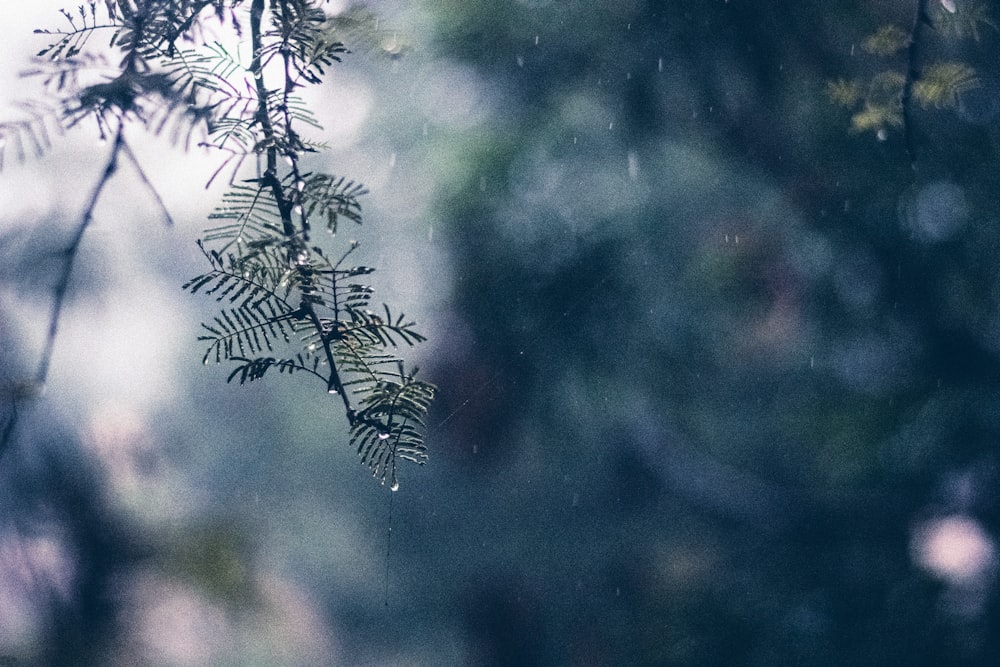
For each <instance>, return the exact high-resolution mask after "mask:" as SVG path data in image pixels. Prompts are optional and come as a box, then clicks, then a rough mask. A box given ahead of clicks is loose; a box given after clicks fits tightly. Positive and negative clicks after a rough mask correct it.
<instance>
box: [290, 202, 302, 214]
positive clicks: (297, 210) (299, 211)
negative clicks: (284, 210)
mask: <svg viewBox="0 0 1000 667" xmlns="http://www.w3.org/2000/svg"><path fill="white" fill-rule="evenodd" d="M292 210H293V211H294V212H295V215H302V204H296V205H295V208H293V209H292Z"/></svg>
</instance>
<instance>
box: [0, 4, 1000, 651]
mask: <svg viewBox="0 0 1000 667" xmlns="http://www.w3.org/2000/svg"><path fill="white" fill-rule="evenodd" d="M28 4H30V7H28V6H26V5H28ZM63 4H64V3H61V2H58V1H56V0H46V1H45V2H35V3H17V8H16V10H14V11H13V13H6V12H7V9H9V8H5V19H6V20H5V26H4V43H3V44H0V62H2V63H4V64H3V66H2V67H0V90H2V99H3V102H4V106H3V107H2V108H3V109H4V113H5V114H8V116H6V117H11V116H12V115H13V116H16V114H17V113H19V110H18V107H17V106H16V105H15V104H14V102H15V101H16V100H18V99H25V98H30V97H31V95H33V94H35V93H36V91H35V89H34V88H33V85H34V84H33V83H32V80H31V79H27V80H25V79H22V78H19V77H18V73H19V72H21V71H23V70H25V69H29V68H30V55H31V54H32V53H34V52H36V51H37V50H38V49H40V48H41V47H42V46H44V45H45V40H44V38H43V37H40V36H37V35H33V34H32V32H31V31H32V29H34V28H36V27H42V26H46V27H58V26H59V25H60V22H61V21H62V19H61V17H60V16H59V15H58V12H57V11H56V9H57V8H58V7H60V6H63ZM918 4H919V5H924V6H926V9H927V12H928V17H929V20H930V21H931V25H925V26H923V27H922V28H921V30H920V32H919V35H920V48H919V50H918V51H917V55H918V58H917V63H916V64H917V66H918V67H923V66H926V65H927V64H929V63H932V62H935V61H940V60H950V61H960V62H963V63H967V64H969V65H971V66H972V67H974V68H975V69H976V74H977V79H976V81H975V85H974V86H970V87H964V88H963V89H962V90H961V91H959V94H958V95H957V96H956V97H955V99H954V100H952V104H950V105H948V106H946V107H944V108H935V107H933V106H931V107H929V108H926V109H925V108H921V107H919V106H917V107H916V108H915V109H914V112H913V117H912V127H911V129H912V131H913V140H912V141H911V143H910V145H909V146H908V145H907V143H906V141H905V140H904V133H903V132H902V131H901V130H900V129H899V128H896V127H887V128H884V129H885V131H884V132H882V133H879V132H876V131H875V130H874V129H872V130H869V131H863V132H859V131H854V130H852V119H851V112H850V111H849V110H847V109H844V108H842V107H840V106H838V105H836V104H834V103H833V102H832V101H831V99H830V96H829V95H828V90H829V85H830V83H831V82H832V81H836V80H838V79H844V80H859V81H868V80H870V79H871V77H872V76H873V75H875V74H877V73H878V72H880V71H885V70H897V71H899V72H905V71H906V69H907V66H908V63H907V57H908V53H909V52H908V51H902V52H898V53H895V54H893V55H890V56H887V57H877V56H876V55H874V54H872V53H870V52H869V51H866V50H865V49H864V48H862V45H863V44H864V43H865V42H864V40H865V38H866V37H867V36H869V35H871V34H873V33H875V32H876V31H877V30H879V29H880V28H882V27H884V26H887V25H897V26H899V27H901V28H902V29H903V30H905V31H907V32H909V31H910V30H911V29H912V26H913V21H914V15H915V11H916V8H917V6H918ZM952 4H953V5H955V7H954V9H956V12H955V14H951V13H950V12H948V11H947V9H946V8H945V7H944V5H952ZM326 6H327V7H328V9H329V11H331V12H332V13H336V12H340V11H345V10H346V9H347V8H346V6H345V5H344V4H343V3H341V4H337V3H327V5H326ZM365 6H366V8H367V9H368V10H370V11H371V12H373V13H374V14H375V15H376V16H378V17H379V28H378V30H377V31H374V32H370V33H368V37H366V36H365V34H364V33H363V32H362V33H359V34H352V35H350V39H348V45H349V46H350V47H351V48H352V50H353V51H354V54H353V55H351V56H349V57H348V58H347V59H346V60H345V62H344V63H343V64H342V65H340V66H338V67H336V68H334V70H333V71H332V72H331V73H330V77H329V83H328V84H327V85H326V86H325V87H324V88H323V89H322V90H320V91H318V92H316V93H315V94H313V96H312V97H311V98H309V101H310V103H311V104H313V107H314V109H316V110H317V114H318V115H319V117H320V120H321V121H322V122H323V123H324V125H325V128H326V130H325V132H324V133H323V136H322V138H323V139H325V140H327V141H328V142H329V143H330V145H331V150H330V151H329V152H328V153H325V154H323V155H321V156H320V157H318V158H316V160H317V161H316V163H315V166H316V167H317V168H322V169H323V170H326V171H330V172H333V173H337V174H343V175H345V176H347V177H349V178H353V179H356V180H359V181H362V182H364V183H365V184H366V185H367V186H368V188H369V190H370V194H369V195H367V196H366V197H365V199H364V200H363V206H364V213H365V223H364V225H363V226H362V227H357V228H350V229H347V228H343V229H342V230H341V231H340V232H339V233H338V235H337V238H336V239H335V241H338V240H341V239H342V240H343V242H346V241H347V240H348V239H358V240H360V241H361V243H362V251H361V252H363V253H366V254H365V258H364V259H365V263H371V264H373V265H375V266H377V267H378V269H379V271H378V273H376V274H375V276H374V278H375V280H374V286H375V288H376V289H377V295H376V296H377V299H380V300H385V301H387V302H389V303H391V304H393V305H394V306H395V307H396V308H402V309H403V310H405V311H406V312H407V314H409V315H412V316H414V317H415V318H416V319H417V320H418V322H420V323H421V325H422V330H423V331H424V332H425V333H426V334H427V335H428V336H429V338H430V341H429V342H428V343H426V344H424V345H422V346H420V347H418V348H416V349H414V350H406V351H405V353H406V355H407V357H408V358H409V359H412V360H414V361H415V362H416V363H417V364H419V365H420V366H421V374H422V375H423V376H424V377H425V378H428V379H430V380H432V381H434V382H435V383H436V384H437V385H438V386H439V388H440V396H439V399H438V401H437V403H436V405H435V407H434V410H433V413H432V415H431V419H430V424H431V427H430V431H429V434H428V444H429V451H430V457H431V458H430V462H429V464H428V465H427V466H424V467H416V466H406V467H404V468H403V469H402V471H401V475H400V478H401V489H400V490H399V491H398V492H396V493H394V494H393V493H390V492H389V490H388V489H387V488H385V487H382V486H379V485H378V484H377V483H376V482H374V481H373V480H372V479H371V478H370V476H369V475H368V474H366V470H365V468H364V467H362V466H361V465H360V464H359V463H358V461H357V457H356V454H355V453H354V452H353V451H351V449H350V447H349V446H348V444H347V438H346V433H347V427H346V423H345V421H344V418H343V415H342V413H341V411H340V407H339V406H338V405H337V404H336V402H335V401H332V400H330V398H329V397H328V396H326V395H325V394H324V393H322V392H318V393H317V392H314V391H312V389H314V388H313V387H311V386H300V385H299V383H298V382H295V381H292V380H289V379H288V378H287V377H285V376H275V377H273V378H268V379H267V380H266V381H265V382H262V383H255V385H252V386H246V387H237V386H232V385H227V384H226V383H225V376H226V374H227V373H228V371H227V370H226V369H222V368H218V367H215V366H208V367H205V366H202V365H201V364H200V360H201V355H202V352H203V350H202V348H201V346H200V344H199V343H198V342H197V341H196V337H197V335H198V330H199V323H200V322H201V321H202V320H203V319H206V318H208V317H210V316H211V313H212V311H213V306H214V302H212V301H211V300H205V299H200V298H197V297H192V296H190V295H187V294H185V293H184V292H183V291H182V290H181V289H180V285H181V284H182V283H183V282H184V281H185V280H186V279H187V278H189V277H191V276H192V275H195V274H197V273H199V272H200V271H201V270H202V268H203V267H202V264H201V262H200V261H199V260H200V259H201V256H200V253H199V252H198V249H197V248H196V246H195V245H194V240H195V239H196V238H197V237H198V235H199V233H200V231H201V230H202V229H203V228H204V227H205V226H206V225H207V221H206V216H207V215H208V213H209V212H210V211H211V210H212V207H213V206H214V205H215V203H216V202H217V201H218V198H219V197H220V196H221V193H222V191H223V186H222V185H219V184H214V185H213V186H212V187H211V188H208V189H207V190H206V189H205V188H204V187H203V185H204V183H205V182H206V181H207V180H208V179H209V176H210V175H211V174H212V172H213V170H214V169H215V167H216V163H215V162H214V161H213V159H212V157H211V156H206V155H202V154H201V153H200V152H199V151H197V150H192V151H188V152H185V151H183V150H182V149H181V148H179V147H177V146H172V145H171V144H170V143H169V141H167V140H165V139H164V138H157V137H143V136H142V135H141V134H140V133H139V132H138V131H135V132H133V133H131V134H130V135H129V138H130V140H131V142H132V145H133V146H134V148H135V149H136V152H137V154H138V157H139V159H140V161H141V162H142V164H143V166H144V168H145V169H146V170H147V172H148V174H149V176H150V179H151V180H152V181H153V183H154V184H155V185H156V187H157V189H158V191H159V192H160V193H161V195H162V196H163V199H164V200H165V202H166V204H167V207H168V208H169V209H170V211H171V214H172V215H173V217H174V219H175V221H176V222H175V224H174V225H173V226H169V225H167V224H165V221H164V219H163V216H162V215H161V214H160V212H159V209H158V207H157V205H156V203H155V202H154V201H153V199H152V198H151V197H150V196H149V194H148V193H147V192H146V191H145V190H144V186H143V185H142V183H141V181H140V180H139V179H138V178H137V177H136V175H135V173H134V171H130V169H129V168H128V166H127V165H125V166H123V167H122V169H121V170H120V173H119V174H118V175H116V177H115V181H114V182H113V184H112V187H111V188H110V189H109V191H108V192H107V193H106V196H105V197H104V198H103V199H102V201H101V203H100V205H99V206H98V209H97V212H96V216H95V224H94V225H93V226H92V228H91V229H89V230H88V232H87V236H86V239H85V242H84V244H83V246H82V249H81V253H80V255H79V257H78V258H77V262H76V265H75V268H74V273H73V279H72V284H71V289H70V291H69V294H68V300H67V305H66V309H65V311H64V313H63V315H62V318H61V321H60V329H59V336H58V342H57V345H56V349H55V354H54V357H53V360H52V368H51V372H50V375H49V381H48V382H47V384H46V386H45V388H44V391H43V392H42V393H41V394H40V395H39V396H37V397H36V398H34V399H33V400H32V401H31V402H30V403H25V402H24V401H20V403H19V404H20V406H21V413H20V414H19V421H18V426H17V431H16V434H15V437H14V439H13V441H12V445H11V447H10V448H9V449H8V451H6V452H5V453H4V456H3V458H2V459H0V664H12V665H22V664H23V665H34V664H52V665H70V664H102V665H112V664H121V665H126V664H127V665H132V664H148V665H393V664H395V665H498V666H499V665H692V666H701V665H900V664H905V665H946V664H947V665H986V664H996V662H995V661H997V660H1000V608H998V602H1000V600H998V596H997V587H996V583H997V581H996V579H997V574H998V553H997V541H996V539H997V538H996V536H997V534H998V531H1000V513H998V511H1000V503H998V501H1000V495H998V488H1000V486H998V485H1000V467H998V466H1000V458H998V456H1000V452H998V436H1000V382H998V380H1000V262H998V260H1000V231H998V230H1000V228H998V222H1000V220H998V216H997V203H996V202H997V195H998V193H1000V187H998V186H1000V183H998V179H1000V160H998V151H997V149H998V121H1000V119H998V112H1000V94H998V91H1000V72H998V71H997V70H996V66H995V63H996V62H997V55H998V45H1000V39H998V32H997V29H996V25H997V21H998V20H1000V12H997V11H995V9H993V8H991V7H990V6H989V4H988V3H983V2H979V3H977V2H974V1H973V0H955V1H954V3H941V2H939V0H926V1H924V2H918V0H908V1H906V2H904V1H901V0H893V1H892V2H879V3H872V2H863V1H860V0H832V1H829V2H822V3H808V2H792V1H779V0H775V1H773V2H750V1H749V0H705V1H703V2H668V1H657V0H645V1H643V0H591V1H583V0H500V1H497V2H468V1H465V0H461V1H460V0H436V1H434V2H431V1H430V0H419V1H415V2H396V1H390V0H384V1H380V2H371V3H369V4H367V5H365ZM991 11H992V12H993V14H992V15H991V14H990V12H991ZM955 17H958V18H960V19H968V18H969V17H972V18H971V19H969V21H968V22H967V23H966V24H959V23H956V22H955V21H956V20H957V19H956V18H955ZM976 17H979V18H978V19H977V18H976ZM947 21H951V23H945V22H947ZM962 25H965V26H966V27H968V26H969V25H971V26H973V27H974V28H975V30H974V31H972V30H966V31H965V32H961V27H962ZM932 26H936V27H932ZM942 26H950V28H949V29H945V28H944V27H942ZM956 26H957V27H956ZM973 33H974V34H973ZM372 35H374V38H371V36H372ZM352 39H353V40H354V41H353V42H352V41H351V40H352ZM53 143H54V145H53V148H52V149H51V150H50V151H49V152H48V153H47V154H46V155H45V156H44V157H41V158H30V159H28V160H26V161H24V162H23V163H18V162H17V161H16V160H12V159H10V156H9V155H8V160H7V162H6V164H5V166H4V171H3V172H2V174H0V244H2V245H0V346H2V347H0V349H2V350H3V352H2V355H0V380H2V385H3V392H4V397H3V398H4V401H3V410H5V412H4V413H3V414H4V417H5V418H6V417H7V416H9V413H10V405H11V398H12V397H14V396H15V395H18V392H23V391H25V386H24V384H23V382H22V380H23V379H24V378H26V377H28V378H30V377H31V376H32V375H33V372H34V368H35V365H36V364H37V363H38V355H39V352H40V350H41V347H42V343H43V341H44V337H45V330H46V327H47V326H48V317H49V312H50V309H51V299H52V289H53V285H54V282H55V279H56V275H57V272H58V267H59V265H60V264H59V262H60V259H59V258H60V255H59V253H60V251H61V249H63V248H64V247H65V246H66V244H67V242H68V239H69V237H70V235H71V234H72V231H73V229H74V228H75V226H76V225H77V224H78V220H79V217H78V216H79V212H80V210H81V208H82V206H83V203H84V202H85V200H86V198H87V197H88V195H89V193H90V190H91V188H92V187H93V184H94V183H95V182H96V180H97V178H98V175H99V170H100V169H101V167H102V166H103V163H104V160H105V159H106V155H107V151H108V147H106V146H103V145H102V144H101V143H100V142H99V141H98V137H97V135H96V133H94V132H92V131H90V129H89V128H86V127H84V128H80V129H79V130H78V131H73V132H70V133H68V134H67V135H66V136H62V137H56V138H55V139H54V142H53ZM390 529H391V531H390ZM390 537H391V539H390Z"/></svg>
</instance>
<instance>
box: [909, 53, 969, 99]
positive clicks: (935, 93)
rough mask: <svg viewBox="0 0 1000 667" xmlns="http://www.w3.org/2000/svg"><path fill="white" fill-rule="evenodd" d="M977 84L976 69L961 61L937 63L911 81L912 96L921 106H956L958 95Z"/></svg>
mask: <svg viewBox="0 0 1000 667" xmlns="http://www.w3.org/2000/svg"><path fill="white" fill-rule="evenodd" d="M977 86H979V78H978V77H977V76H976V70H974V69H972V68H971V67H969V66H968V65H964V64H962V63H938V64H936V65H932V66H931V67H928V68H927V70H926V71H925V72H924V73H923V74H922V75H921V76H920V78H919V79H917V80H916V81H915V82H914V83H913V97H914V99H916V100H917V102H919V103H920V105H921V106H923V107H928V106H933V107H937V108H939V109H941V108H951V109H954V108H956V107H958V103H959V96H960V95H961V94H962V93H964V92H966V91H969V90H972V89H973V88H976V87H977Z"/></svg>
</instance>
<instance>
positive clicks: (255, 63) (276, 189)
mask: <svg viewBox="0 0 1000 667" xmlns="http://www.w3.org/2000/svg"><path fill="white" fill-rule="evenodd" d="M283 7H284V4H283V3H281V8H283ZM263 16H264V0H253V4H251V6H250V42H251V45H252V48H253V59H252V61H251V63H250V73H251V76H253V79H254V82H255V85H256V87H257V113H256V115H255V120H256V121H257V123H259V124H260V129H261V133H262V134H263V135H264V140H263V142H262V143H263V144H264V145H266V146H267V151H266V160H267V167H266V170H265V171H264V174H263V176H262V177H261V181H260V182H261V185H263V186H265V187H268V188H270V190H271V194H272V196H273V197H274V200H275V203H276V204H277V205H278V213H279V214H280V216H281V225H282V232H283V233H284V235H285V238H287V239H288V240H289V241H292V240H294V239H296V236H297V233H296V231H295V225H294V223H293V222H292V211H293V210H294V207H295V204H294V202H293V201H291V200H290V199H289V198H288V197H286V196H285V191H284V188H283V187H282V185H281V179H279V178H278V148H277V145H276V143H275V138H276V134H275V130H274V125H273V124H272V123H271V109H270V107H269V106H268V103H267V101H268V90H267V86H266V85H265V84H264V62H263V59H262V55H263V52H264V43H263V33H262V32H261V21H262V19H263ZM288 77H289V73H288V70H287V66H286V70H285V78H286V81H285V91H286V92H287V90H288V88H289V86H290V85H291V82H290V81H289V78H288ZM285 124H286V127H285V131H286V134H288V136H292V135H293V133H292V128H291V118H290V117H289V116H287V115H286V116H285ZM286 150H287V157H288V158H289V159H290V160H291V161H292V169H293V173H295V174H296V177H298V165H297V160H296V156H295V154H294V150H293V147H286ZM302 215H303V219H304V218H305V213H303V214H302ZM306 228H307V227H306V225H305V223H303V229H306ZM295 246H296V244H291V247H290V248H289V254H290V256H289V262H290V263H292V264H293V265H294V266H295V267H296V268H297V270H298V271H299V274H300V275H302V276H303V278H304V280H303V291H304V292H308V291H309V290H310V285H311V284H312V278H311V277H310V276H308V275H307V274H306V272H305V270H304V269H303V267H302V265H301V263H300V262H299V261H298V258H297V257H295V256H292V255H294V254H297V253H298V252H299V251H300V249H298V248H296V247H295ZM301 250H303V251H306V252H308V250H306V249H305V248H301ZM302 304H303V307H304V308H305V309H306V315H307V317H308V319H309V321H310V322H311V323H312V325H313V327H314V328H315V329H316V331H317V332H318V333H319V338H320V342H321V344H322V346H323V353H324V356H325V357H326V362H327V364H328V365H329V367H330V377H329V379H328V382H327V390H328V391H329V392H330V393H337V394H339V395H340V399H341V400H342V401H343V403H344V410H345V411H346V413H347V421H348V422H350V424H351V425H352V426H353V425H354V424H355V423H356V422H357V412H356V411H355V410H354V407H353V406H352V405H351V399H350V398H349V397H348V395H347V391H346V390H345V389H344V384H343V382H342V381H341V379H340V373H339V371H338V370H337V362H336V359H335V357H334V354H333V349H332V348H331V347H330V338H329V337H328V336H326V335H324V333H323V323H322V321H321V320H320V317H319V315H318V314H317V313H316V309H315V308H314V306H313V304H312V302H311V301H310V300H309V299H307V298H304V299H303V300H302Z"/></svg>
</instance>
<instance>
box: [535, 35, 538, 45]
mask: <svg viewBox="0 0 1000 667" xmlns="http://www.w3.org/2000/svg"><path fill="white" fill-rule="evenodd" d="M535 46H538V35H535Z"/></svg>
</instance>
